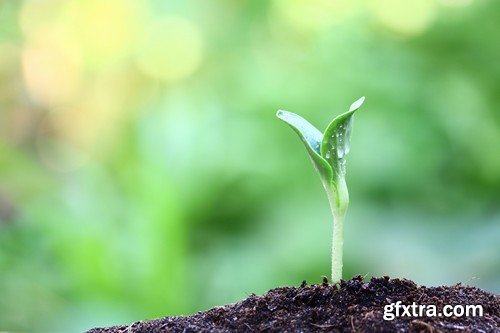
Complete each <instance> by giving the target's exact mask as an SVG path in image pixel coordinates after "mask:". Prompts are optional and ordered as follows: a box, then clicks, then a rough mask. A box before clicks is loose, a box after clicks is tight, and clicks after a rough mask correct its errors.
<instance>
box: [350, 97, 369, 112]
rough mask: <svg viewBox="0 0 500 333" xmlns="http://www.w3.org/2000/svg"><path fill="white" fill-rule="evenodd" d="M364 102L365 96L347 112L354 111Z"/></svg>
mask: <svg viewBox="0 0 500 333" xmlns="http://www.w3.org/2000/svg"><path fill="white" fill-rule="evenodd" d="M364 101H365V96H363V97H361V98H360V99H358V100H357V101H356V102H354V103H352V104H351V107H350V108H349V111H356V110H357V109H359V108H360V107H361V105H363V102H364Z"/></svg>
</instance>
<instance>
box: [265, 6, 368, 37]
mask: <svg viewBox="0 0 500 333" xmlns="http://www.w3.org/2000/svg"><path fill="white" fill-rule="evenodd" d="M359 7H360V6H359V1H357V0H352V1H349V0H338V1H331V0H276V1H274V10H275V12H276V14H277V15H278V17H280V18H282V19H284V20H285V21H286V22H287V23H289V24H290V25H291V26H293V27H295V28H296V29H298V30H302V31H304V32H307V31H316V30H320V29H323V28H327V27H329V26H331V25H332V24H334V23H336V22H339V21H342V20H343V19H345V18H347V17H349V16H350V15H352V14H353V13H355V12H356V10H357V9H359Z"/></svg>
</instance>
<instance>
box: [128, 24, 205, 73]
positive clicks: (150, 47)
mask: <svg viewBox="0 0 500 333" xmlns="http://www.w3.org/2000/svg"><path fill="white" fill-rule="evenodd" d="M201 60H202V40H201V36H200V33H199V30H198V29H197V27H196V26H195V25H193V24H192V23H191V22H189V21H187V20H185V19H182V18H178V17H175V18H174V17H170V18H164V19H162V20H159V21H156V22H153V23H152V24H151V25H150V26H149V28H148V29H146V32H145V36H144V38H143V43H142V44H141V48H140V50H139V51H138V54H137V66H138V67H139V69H140V70H141V72H143V73H144V74H145V75H147V76H149V77H151V78H154V79H158V80H161V81H167V82H174V81H178V80H181V79H184V78H186V77H188V76H189V75H191V74H192V73H193V72H194V71H195V70H196V69H197V68H198V67H199V66H200V63H201Z"/></svg>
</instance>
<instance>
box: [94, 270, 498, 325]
mask: <svg viewBox="0 0 500 333" xmlns="http://www.w3.org/2000/svg"><path fill="white" fill-rule="evenodd" d="M397 301H401V304H403V305H405V306H407V305H411V304H413V303H415V304H417V305H416V306H415V307H416V309H415V311H416V312H415V314H416V316H414V315H413V309H408V310H409V311H410V313H406V314H407V315H405V316H403V317H395V318H394V319H393V320H384V318H383V316H384V306H386V305H388V304H390V303H396V302H397ZM418 305H434V306H435V307H436V309H437V313H436V314H439V313H441V311H443V307H444V306H445V305H463V306H465V305H482V308H483V315H482V316H478V315H479V311H476V317H473V316H469V317H466V316H459V317H457V316H453V317H445V316H444V315H443V316H441V317H440V316H436V317H427V316H426V315H425V313H426V311H431V313H430V314H432V310H429V308H426V310H424V311H423V315H422V316H419V314H420V313H419V311H420V310H419V308H418ZM392 313H393V314H396V310H395V309H393V311H392ZM399 313H400V315H401V314H403V309H402V308H400V309H399ZM408 314H412V316H411V317H410V316H408ZM389 317H390V316H389ZM89 332H91V333H101V332H124V333H125V332H152V333H154V332H186V333H187V332H500V297H499V296H496V295H492V294H490V293H487V292H485V291H483V290H481V289H478V288H473V287H466V286H462V285H460V284H458V285H456V286H453V287H432V288H426V287H418V286H417V285H415V283H413V282H412V281H408V280H399V279H393V280H390V279H389V278H388V277H384V278H372V279H371V281H370V282H365V283H364V282H363V280H362V278H361V277H359V276H358V277H354V278H353V279H352V280H350V281H347V282H342V283H341V284H340V286H333V285H329V284H328V283H327V281H326V279H324V283H323V284H322V285H311V286H306V285H305V282H304V283H303V284H302V286H300V287H283V288H276V289H273V290H270V291H269V292H268V293H267V294H265V295H264V296H256V295H251V296H250V297H248V298H247V299H246V300H244V301H241V302H238V303H236V304H230V305H226V306H222V307H216V308H213V309H210V310H208V311H204V312H199V313H197V314H195V315H192V316H189V317H165V318H163V319H157V320H152V321H140V322H136V323H134V324H132V325H130V326H116V327H111V328H96V329H92V330H90V331H89Z"/></svg>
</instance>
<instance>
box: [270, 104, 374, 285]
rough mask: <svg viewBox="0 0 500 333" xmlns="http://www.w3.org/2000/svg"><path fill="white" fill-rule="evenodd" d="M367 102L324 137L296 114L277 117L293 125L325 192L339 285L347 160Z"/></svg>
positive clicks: (281, 113) (355, 106) (334, 275)
mask: <svg viewBox="0 0 500 333" xmlns="http://www.w3.org/2000/svg"><path fill="white" fill-rule="evenodd" d="M364 100H365V98H364V97H361V98H360V99H358V100H357V101H356V102H354V103H352V105H351V107H350V108H349V111H347V112H345V113H343V114H341V115H340V116H338V117H336V118H335V119H333V120H332V122H331V123H330V124H329V125H328V127H327V128H326V130H325V132H324V133H321V132H320V131H319V130H318V129H316V127H314V126H313V125H311V124H310V123H309V122H308V121H307V120H305V119H304V118H302V117H301V116H299V115H296V114H295V113H292V112H288V111H283V110H279V111H278V112H277V113H276V116H277V117H278V118H279V119H281V120H283V121H284V122H285V123H287V124H288V125H290V126H291V127H292V129H293V130H294V131H295V132H296V133H297V134H298V135H299V137H300V139H301V140H302V142H303V143H304V145H305V147H306V150H307V153H308V154H309V157H310V158H311V161H312V162H313V165H314V167H315V169H316V171H318V173H319V176H320V178H321V182H322V183H323V187H324V188H325V190H326V195H327V196H328V201H329V202H330V208H331V211H332V215H333V236H332V282H333V283H338V282H340V280H341V279H342V265H343V264H342V248H343V246H344V220H345V216H346V212H347V206H348V205H349V193H348V191H347V184H346V181H345V175H346V170H345V159H346V155H347V154H348V153H349V150H350V140H351V131H352V123H353V115H354V112H356V110H358V109H359V108H360V107H361V105H362V104H363V102H364Z"/></svg>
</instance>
